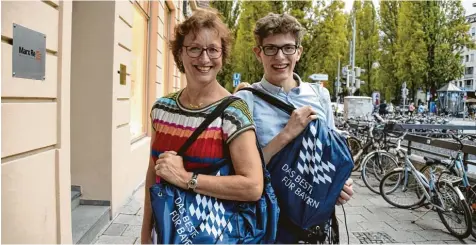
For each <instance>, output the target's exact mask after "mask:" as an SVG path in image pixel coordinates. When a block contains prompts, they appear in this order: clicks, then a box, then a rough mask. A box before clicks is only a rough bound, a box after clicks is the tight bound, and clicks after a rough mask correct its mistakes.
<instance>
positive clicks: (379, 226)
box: [358, 221, 395, 232]
mask: <svg viewBox="0 0 476 245" xmlns="http://www.w3.org/2000/svg"><path fill="white" fill-rule="evenodd" d="M358 225H359V226H360V227H362V229H363V230H365V231H369V232H378V231H384V232H387V231H395V228H393V227H392V226H390V225H388V224H387V223H386V222H384V221H377V222H370V224H369V223H367V222H362V223H358Z"/></svg>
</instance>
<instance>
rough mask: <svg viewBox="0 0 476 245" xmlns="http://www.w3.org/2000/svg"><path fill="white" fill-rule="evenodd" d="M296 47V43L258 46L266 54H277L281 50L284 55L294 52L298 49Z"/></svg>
mask: <svg viewBox="0 0 476 245" xmlns="http://www.w3.org/2000/svg"><path fill="white" fill-rule="evenodd" d="M298 47H299V46H298V45H291V44H286V45H284V46H281V47H278V46H274V45H267V46H260V48H261V50H263V53H264V55H266V56H274V55H276V54H278V51H279V50H281V51H283V54H284V55H292V54H295V53H296V50H297V49H298Z"/></svg>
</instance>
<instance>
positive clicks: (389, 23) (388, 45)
mask: <svg viewBox="0 0 476 245" xmlns="http://www.w3.org/2000/svg"><path fill="white" fill-rule="evenodd" d="M399 9H400V2H399V1H385V0H380V9H379V10H380V31H381V32H382V35H381V38H380V47H381V54H380V60H379V66H380V69H379V72H378V83H379V84H380V85H381V86H382V87H383V88H382V90H381V92H382V98H385V99H386V100H387V101H391V100H392V99H393V98H395V97H396V94H397V91H400V83H399V79H398V77H397V75H396V72H395V71H396V70H397V65H396V61H395V60H396V59H395V58H396V55H395V54H396V51H397V31H398V13H399Z"/></svg>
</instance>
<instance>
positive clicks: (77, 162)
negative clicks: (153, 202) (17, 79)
mask: <svg viewBox="0 0 476 245" xmlns="http://www.w3.org/2000/svg"><path fill="white" fill-rule="evenodd" d="M114 5H115V3H114V1H75V2H73V27H72V37H73V38H72V60H71V65H72V67H71V184H73V185H78V186H81V188H82V197H81V198H82V199H87V200H103V201H110V200H111V196H112V194H111V189H112V186H111V185H112V182H111V179H112V175H111V171H112V139H113V138H112V125H113V111H112V99H113V87H112V80H113V54H114V49H113V42H114V15H115V11H114ZM116 74H117V73H116Z"/></svg>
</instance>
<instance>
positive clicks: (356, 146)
mask: <svg viewBox="0 0 476 245" xmlns="http://www.w3.org/2000/svg"><path fill="white" fill-rule="evenodd" d="M347 144H348V145H349V150H350V153H351V154H352V156H355V155H356V154H357V153H358V152H359V151H360V149H362V144H361V143H360V140H359V139H357V138H356V137H354V136H350V137H348V138H347ZM359 167H360V164H359V161H357V162H355V163H354V168H353V169H352V171H356V170H357V169H358V168H359Z"/></svg>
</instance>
